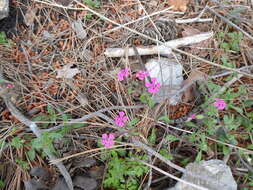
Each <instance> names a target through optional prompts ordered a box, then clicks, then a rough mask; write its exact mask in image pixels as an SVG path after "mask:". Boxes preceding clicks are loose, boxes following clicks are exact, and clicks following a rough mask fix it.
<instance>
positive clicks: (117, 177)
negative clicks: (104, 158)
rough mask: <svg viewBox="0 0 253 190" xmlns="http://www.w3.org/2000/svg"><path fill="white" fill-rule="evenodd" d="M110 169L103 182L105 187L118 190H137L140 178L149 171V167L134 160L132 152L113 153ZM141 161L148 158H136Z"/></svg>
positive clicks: (109, 163)
mask: <svg viewBox="0 0 253 190" xmlns="http://www.w3.org/2000/svg"><path fill="white" fill-rule="evenodd" d="M109 154H110V161H109V162H108V169H107V173H106V176H105V180H104V181H103V185H104V187H108V188H113V189H117V190H126V189H127V190H137V189H138V188H139V185H140V178H141V177H142V176H143V175H144V174H145V173H146V172H147V171H148V167H147V166H145V165H143V164H142V163H140V162H139V161H136V160H133V159H132V158H133V154H132V153H131V152H129V153H128V155H127V154H126V152H124V153H123V154H122V152H118V151H117V150H115V151H112V152H110V153H109ZM135 157H136V158H137V159H140V160H147V156H145V155H144V156H135Z"/></svg>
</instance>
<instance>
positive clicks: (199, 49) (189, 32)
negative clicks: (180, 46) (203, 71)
mask: <svg viewBox="0 0 253 190" xmlns="http://www.w3.org/2000/svg"><path fill="white" fill-rule="evenodd" d="M200 33H201V31H199V30H198V29H196V28H192V27H187V28H184V31H183V32H182V36H183V37H187V36H193V35H196V34H200ZM210 43H211V39H207V40H204V41H202V42H199V43H195V44H192V45H191V53H192V54H195V55H196V54H201V56H205V55H206V54H207V53H208V51H206V50H205V48H207V47H208V46H209V44H210Z"/></svg>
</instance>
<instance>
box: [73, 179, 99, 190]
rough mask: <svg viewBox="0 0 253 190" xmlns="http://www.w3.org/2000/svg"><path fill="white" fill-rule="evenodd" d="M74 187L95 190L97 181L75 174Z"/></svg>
mask: <svg viewBox="0 0 253 190" xmlns="http://www.w3.org/2000/svg"><path fill="white" fill-rule="evenodd" d="M73 184H74V186H75V187H79V188H81V189H83V190H95V189H96V188H97V186H98V183H97V181H96V180H95V179H93V178H90V177H84V176H76V177H75V178H74V180H73Z"/></svg>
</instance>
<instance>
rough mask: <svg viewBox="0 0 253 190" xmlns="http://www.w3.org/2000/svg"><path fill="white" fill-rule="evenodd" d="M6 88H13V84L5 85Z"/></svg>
mask: <svg viewBox="0 0 253 190" xmlns="http://www.w3.org/2000/svg"><path fill="white" fill-rule="evenodd" d="M6 88H14V85H13V84H7V86H6Z"/></svg>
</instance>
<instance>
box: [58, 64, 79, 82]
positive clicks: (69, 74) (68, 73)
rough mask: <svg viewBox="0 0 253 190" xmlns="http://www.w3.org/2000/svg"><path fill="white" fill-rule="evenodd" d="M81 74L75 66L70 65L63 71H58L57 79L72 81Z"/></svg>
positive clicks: (64, 67) (65, 66)
mask: <svg viewBox="0 0 253 190" xmlns="http://www.w3.org/2000/svg"><path fill="white" fill-rule="evenodd" d="M78 73H80V71H79V69H78V68H75V67H74V64H72V63H70V64H68V65H64V66H63V68H62V69H58V70H57V76H56V78H66V79H72V78H73V77H74V76H75V75H76V74H78Z"/></svg>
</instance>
